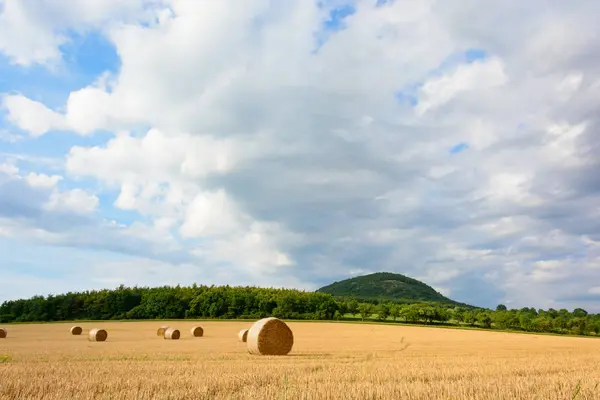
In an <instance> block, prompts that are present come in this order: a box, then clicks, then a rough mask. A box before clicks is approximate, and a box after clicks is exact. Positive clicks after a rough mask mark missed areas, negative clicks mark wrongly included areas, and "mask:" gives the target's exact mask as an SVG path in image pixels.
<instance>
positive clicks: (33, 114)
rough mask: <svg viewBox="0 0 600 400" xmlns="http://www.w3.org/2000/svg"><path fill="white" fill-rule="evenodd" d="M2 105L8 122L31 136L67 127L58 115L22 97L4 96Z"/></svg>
mask: <svg viewBox="0 0 600 400" xmlns="http://www.w3.org/2000/svg"><path fill="white" fill-rule="evenodd" d="M2 105H3V107H4V108H6V109H7V110H8V118H9V120H10V121H11V122H12V123H14V124H15V125H17V126H18V127H19V128H21V129H23V130H25V131H27V132H29V133H30V134H31V135H32V136H40V135H42V134H44V133H46V132H48V131H50V130H56V129H64V128H66V127H67V125H66V124H65V122H64V119H63V117H62V116H61V115H60V114H58V113H56V112H54V111H52V110H50V109H48V108H47V107H46V106H45V105H44V104H42V103H40V102H37V101H33V100H30V99H28V98H27V97H25V96H23V95H20V94H15V95H7V96H4V98H3V99H2Z"/></svg>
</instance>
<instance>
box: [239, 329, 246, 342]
mask: <svg viewBox="0 0 600 400" xmlns="http://www.w3.org/2000/svg"><path fill="white" fill-rule="evenodd" d="M238 339H239V341H240V342H244V343H246V341H247V340H248V329H242V330H241V331H240V332H239V333H238Z"/></svg>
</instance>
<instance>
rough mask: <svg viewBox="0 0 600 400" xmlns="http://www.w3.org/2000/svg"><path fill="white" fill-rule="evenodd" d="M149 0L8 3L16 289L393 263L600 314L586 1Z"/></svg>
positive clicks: (9, 275)
mask: <svg viewBox="0 0 600 400" xmlns="http://www.w3.org/2000/svg"><path fill="white" fill-rule="evenodd" d="M143 3H144V4H143V5H142V6H140V7H138V6H134V5H132V4H133V3H131V4H129V3H127V4H126V3H118V4H117V3H111V2H106V3H99V4H100V5H99V6H98V7H96V8H94V7H88V6H87V5H86V4H83V3H82V5H81V6H80V7H79V8H77V9H73V8H63V7H65V6H64V4H59V3H49V2H31V4H30V3H27V4H26V5H24V6H23V7H24V8H23V10H22V15H17V14H12V11H11V10H8V11H7V9H5V10H3V11H0V13H1V14H0V250H1V251H2V254H3V258H2V262H1V263H0V273H2V274H3V276H4V277H5V279H4V280H3V281H2V282H1V283H0V301H1V300H6V299H13V298H22V297H29V296H32V295H35V294H47V293H57V292H61V291H68V290H84V289H91V288H99V287H116V286H118V285H119V284H121V283H122V284H126V285H159V284H184V285H187V284H191V283H193V282H197V283H207V284H212V283H214V284H242V285H255V284H256V285H268V286H278V287H280V286H287V287H297V288H302V289H315V288H317V287H319V286H321V285H324V284H328V283H330V282H332V281H335V280H340V279H344V278H347V277H350V276H354V275H357V274H362V273H369V272H377V271H390V272H398V273H404V274H406V275H409V276H411V277H414V278H417V279H422V280H424V281H425V282H426V283H428V284H430V285H432V286H434V287H435V288H436V289H437V290H439V291H441V292H442V293H444V294H446V295H448V296H449V297H451V298H454V299H456V300H459V301H464V302H468V303H472V304H477V305H482V306H488V307H494V306H495V305H496V304H497V303H505V304H507V305H509V306H515V307H522V306H535V307H555V308H562V307H566V308H574V307H585V308H588V309H592V310H593V309H595V310H598V311H600V308H599V307H600V306H599V301H600V297H599V296H600V286H598V285H597V284H594V282H600V268H599V266H600V237H599V236H598V234H597V232H599V231H600V230H598V228H600V226H599V225H598V224H597V223H596V222H595V221H597V220H598V218H597V217H598V215H597V204H598V200H600V199H598V190H597V189H598V185H599V182H598V180H597V179H596V178H595V171H597V167H598V165H597V164H598V162H597V160H596V159H595V158H594V157H592V156H591V155H590V154H589V152H586V149H589V148H594V146H597V138H598V135H597V134H596V133H597V132H596V130H597V126H596V122H595V120H594V119H593V118H590V115H593V112H594V110H595V109H596V106H598V105H597V104H595V103H596V102H597V101H596V99H598V98H600V96H597V93H596V92H595V90H596V89H595V86H593V85H591V84H590V82H593V81H595V79H598V77H597V71H596V69H595V67H594V66H595V64H594V62H593V61H591V60H595V55H596V54H597V52H598V50H597V49H598V46H597V44H598V43H596V42H597V40H596V39H593V38H595V37H599V36H594V35H590V36H589V37H588V36H586V37H582V36H577V35H575V34H570V33H568V32H575V31H576V30H577V29H580V28H581V29H583V28H585V29H588V30H589V31H590V32H595V31H596V30H600V28H598V27H597V26H596V25H597V24H596V23H595V21H594V19H593V18H591V17H590V15H592V14H593V13H591V12H590V10H589V9H587V6H586V5H578V6H574V7H573V6H571V7H570V8H569V7H567V8H565V7H566V6H562V5H559V4H555V5H552V6H547V5H546V7H547V10H548V11H547V14H548V16H550V17H552V18H554V19H552V18H542V17H540V16H539V13H538V8H536V5H535V4H533V3H532V4H531V5H530V4H527V5H522V4H521V5H520V7H519V8H518V9H517V8H515V7H514V5H515V4H516V3H515V2H512V1H509V2H507V3H506V4H504V3H502V4H495V5H493V6H486V7H482V6H481V5H477V4H475V3H473V4H471V3H464V2H463V3H461V2H458V1H457V2H450V3H452V4H450V3H448V4H446V3H444V5H442V6H440V7H438V8H435V9H433V8H428V7H425V6H424V5H423V4H421V3H418V2H415V3H411V2H394V1H387V2H381V1H372V2H363V1H356V2H346V1H341V0H340V1H338V0H331V1H319V2H301V1H297V2H289V3H286V5H285V6H284V5H281V6H277V7H272V8H270V7H268V6H266V5H265V4H266V3H265V4H263V3H262V2H256V3H254V2H252V1H251V2H250V3H249V6H248V7H247V8H245V9H239V8H236V7H235V6H234V5H233V3H231V4H229V3H227V2H223V3H222V4H220V5H219V6H215V5H212V6H211V5H210V2H197V3H193V4H191V5H189V7H180V6H179V4H177V3H178V0H169V1H165V2H164V4H157V3H149V2H143ZM221 7H222V8H221ZM228 7H233V8H232V10H233V9H235V10H236V12H231V11H230V9H229V8H228ZM173 10H176V11H177V12H178V13H179V14H178V15H174V11H173ZM467 15H468V16H469V18H466V17H465V16H467ZM19 18H22V19H19ZM465 18H466V19H465ZM551 20H552V21H562V23H563V24H564V26H571V25H569V24H573V27H575V28H574V29H571V30H570V31H569V30H568V31H567V33H565V34H564V35H563V36H564V37H563V39H564V40H562V41H561V42H560V43H558V42H556V41H555V40H553V39H552V37H551V35H550V32H552V31H553V25H551V24H550V22H549V21H551ZM256 21H260V23H256ZM549 24H550V25H549ZM290 26H294V27H295V28H294V29H289V27H290ZM465 26H469V29H466V28H465ZM3 29H5V31H3ZM524 32H526V33H527V35H528V36H527V37H528V38H530V40H528V41H524V40H522V35H523V34H524ZM598 33H599V35H600V32H598ZM519 35H521V36H519ZM3 37H8V38H9V39H10V40H2V39H1V38H3ZM561 46H562V47H561ZM573 49H576V51H575V50H573ZM582 54H587V56H586V57H584V58H582ZM586 60H587V61H586Z"/></svg>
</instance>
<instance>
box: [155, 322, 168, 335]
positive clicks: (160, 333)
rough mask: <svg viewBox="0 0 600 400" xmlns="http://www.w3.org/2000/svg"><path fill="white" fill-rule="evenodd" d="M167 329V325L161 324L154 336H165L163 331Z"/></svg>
mask: <svg viewBox="0 0 600 400" xmlns="http://www.w3.org/2000/svg"><path fill="white" fill-rule="evenodd" d="M167 329H169V327H168V326H166V325H163V326H161V327H160V328H158V330H157V331H156V336H162V337H164V336H165V331H166V330H167Z"/></svg>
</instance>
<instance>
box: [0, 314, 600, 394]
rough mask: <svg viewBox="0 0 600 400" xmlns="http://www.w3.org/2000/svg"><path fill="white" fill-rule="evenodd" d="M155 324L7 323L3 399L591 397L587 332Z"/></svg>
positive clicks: (595, 361)
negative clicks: (280, 331)
mask: <svg viewBox="0 0 600 400" xmlns="http://www.w3.org/2000/svg"><path fill="white" fill-rule="evenodd" d="M159 324H160V322H107V323H104V322H103V323H102V328H103V329H106V330H107V331H108V333H109V338H108V341H107V342H103V343H102V342H101V343H91V342H88V341H87V340H85V338H84V336H72V335H70V334H69V327H70V325H69V324H44V325H12V326H11V327H10V332H11V335H10V336H9V337H8V338H7V339H5V340H3V341H2V342H0V356H6V357H5V359H6V360H7V361H6V362H0V382H1V384H0V399H23V398H27V399H56V400H58V399H86V400H87V399H89V398H94V399H129V398H144V399H161V400H164V399H184V398H195V399H235V398H240V399H242V398H259V397H261V396H262V397H263V398H267V399H272V398H276V399H282V398H287V399H367V398H368V399H399V398H402V399H481V400H484V399H485V400H488V399H489V400H491V399H494V400H496V399H511V400H512V399H566V398H571V396H572V394H573V393H574V391H575V388H576V387H577V385H578V383H579V384H580V386H581V390H580V391H579V394H578V396H577V399H598V398H600V385H599V386H598V387H596V388H594V387H595V385H596V384H597V383H598V382H600V340H596V339H586V338H571V337H555V336H542V335H539V336H538V335H519V334H509V333H500V332H483V331H465V330H452V329H437V328H424V327H408V326H388V325H358V324H336V323H331V324H330V323H298V322H291V323H289V326H290V328H291V329H292V330H293V332H294V348H293V349H292V352H291V353H290V354H289V355H288V356H283V357H277V356H274V357H269V356H253V355H250V354H248V352H247V350H246V344H245V343H240V342H238V340H237V334H238V332H239V330H240V329H242V328H247V327H248V326H249V325H250V323H249V322H237V321H236V322H202V326H203V327H204V330H205V335H204V337H203V338H201V339H198V338H196V339H194V338H192V337H191V335H182V337H181V339H180V340H176V341H169V340H161V339H162V338H157V336H156V329H157V328H156V327H157V325H159ZM168 324H169V325H170V326H173V327H176V328H177V329H180V330H181V332H189V330H190V328H192V327H193V326H194V325H195V324H197V323H195V322H193V321H190V322H181V321H173V322H169V323H168ZM80 325H81V326H82V327H83V329H84V332H87V330H88V329H89V328H91V327H92V326H95V324H92V323H82V324H80ZM96 325H97V324H96ZM0 358H1V357H0Z"/></svg>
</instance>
